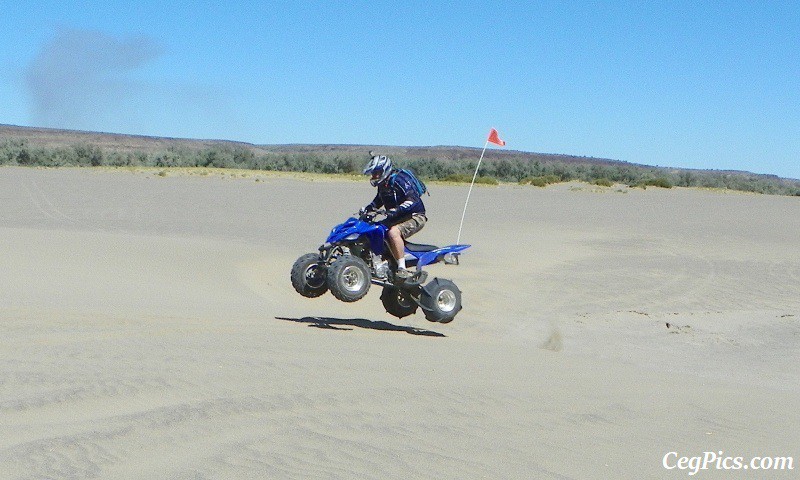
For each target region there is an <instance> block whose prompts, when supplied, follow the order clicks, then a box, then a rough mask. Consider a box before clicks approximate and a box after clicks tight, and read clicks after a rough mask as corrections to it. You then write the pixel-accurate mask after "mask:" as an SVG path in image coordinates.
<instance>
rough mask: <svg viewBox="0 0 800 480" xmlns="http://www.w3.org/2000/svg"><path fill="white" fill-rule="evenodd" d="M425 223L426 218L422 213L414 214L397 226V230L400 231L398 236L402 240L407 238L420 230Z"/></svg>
mask: <svg viewBox="0 0 800 480" xmlns="http://www.w3.org/2000/svg"><path fill="white" fill-rule="evenodd" d="M427 221H428V217H426V216H425V215H424V214H422V213H415V214H413V215H411V218H409V219H408V220H406V221H404V222H400V223H398V224H397V228H398V230H400V236H402V237H403V238H408V237H410V236H411V235H414V234H415V233H417V232H419V231H420V230H422V227H424V226H425V222H427Z"/></svg>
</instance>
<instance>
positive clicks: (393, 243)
mask: <svg viewBox="0 0 800 480" xmlns="http://www.w3.org/2000/svg"><path fill="white" fill-rule="evenodd" d="M364 174H365V175H370V176H371V178H370V180H369V183H370V184H372V186H373V187H378V193H377V194H376V195H375V198H374V199H373V200H372V202H370V204H369V205H367V206H366V207H364V208H362V209H361V211H360V213H361V214H364V213H366V212H370V211H375V210H377V209H379V208H381V207H384V208H385V209H386V215H387V216H386V218H385V219H384V220H382V221H381V223H383V224H384V225H386V226H387V227H388V228H389V231H388V233H387V238H388V243H389V250H390V251H391V252H392V256H393V257H394V258H395V260H397V272H396V274H395V275H396V276H397V277H399V278H400V279H408V278H410V277H411V276H412V273H411V272H410V271H408V270H406V259H405V251H404V247H405V244H404V243H403V240H404V239H406V238H408V237H410V236H411V235H414V234H415V233H417V232H419V231H420V230H421V229H422V227H424V226H425V222H427V221H428V217H426V216H425V205H424V204H423V203H422V199H421V198H420V196H419V194H418V193H417V190H416V189H415V188H414V186H413V185H412V183H411V179H410V178H409V177H408V174H406V173H404V172H400V171H399V170H395V169H394V168H392V160H391V159H390V158H389V157H387V156H384V155H375V156H373V157H372V158H371V159H370V161H369V163H367V166H366V167H365V168H364Z"/></svg>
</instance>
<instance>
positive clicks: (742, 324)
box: [0, 168, 800, 479]
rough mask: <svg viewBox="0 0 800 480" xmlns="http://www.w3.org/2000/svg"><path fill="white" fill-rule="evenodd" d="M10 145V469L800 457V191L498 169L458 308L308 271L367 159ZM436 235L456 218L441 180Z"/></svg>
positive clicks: (3, 385) (305, 468) (23, 472)
mask: <svg viewBox="0 0 800 480" xmlns="http://www.w3.org/2000/svg"><path fill="white" fill-rule="evenodd" d="M156 173H157V172H155V171H149V172H148V171H139V172H128V171H106V170H89V169H87V170H79V169H59V170H39V169H22V168H2V169H0V205H1V207H0V242H1V243H0V244H2V245H3V247H4V249H3V254H2V255H0V272H2V273H0V332H2V341H0V365H2V367H1V368H0V478H9V479H41V478H114V479H120V478H165V479H189V478H192V479H199V478H326V479H328V478H343V479H345V478H376V479H377V478H380V479H385V478H389V479H391V478H397V479H408V478H453V479H465V478H557V479H563V478H576V479H578V478H581V479H583V478H673V477H674V478H682V477H686V476H687V471H686V470H678V469H675V470H665V469H664V468H663V466H662V459H663V457H664V455H665V454H666V453H668V452H671V451H676V452H679V453H680V454H681V455H686V456H694V455H702V454H703V452H705V451H714V452H718V451H724V452H725V453H726V454H730V455H733V456H743V457H745V458H749V457H750V456H794V461H795V470H794V471H793V472H783V473H781V472H754V471H738V472H730V471H727V472H726V471H717V470H714V469H711V470H705V471H702V472H700V473H698V475H697V477H698V478H699V477H701V476H702V478H729V477H731V476H736V478H791V477H792V476H793V475H796V472H797V468H800V466H798V465H797V462H798V461H800V448H799V447H800V440H799V439H800V437H799V436H798V433H797V431H798V427H800V413H799V412H800V373H798V372H800V370H798V368H797V359H798V358H800V244H798V242H797V238H798V237H799V236H800V201H799V200H798V199H797V198H787V197H774V196H758V195H745V194H727V193H724V192H713V191H699V190H687V189H672V190H661V189H648V190H646V191H643V190H630V189H627V188H621V189H615V188H610V189H605V188H595V187H588V186H583V185H578V184H575V185H559V186H554V187H550V188H547V189H536V188H533V187H518V186H511V185H504V186H500V187H481V188H476V190H475V191H474V192H473V195H472V199H471V201H470V211H469V212H468V215H467V222H466V224H465V227H464V234H463V236H462V239H463V240H465V241H466V242H467V243H471V244H473V248H472V249H470V250H469V251H468V252H467V253H466V254H465V255H464V256H463V257H462V264H461V265H460V266H457V267H453V266H440V265H436V266H433V267H431V274H432V275H435V276H440V277H444V278H450V279H453V280H454V281H455V282H456V283H457V284H458V286H459V287H460V288H461V290H462V291H463V301H464V310H463V311H462V312H461V313H460V314H459V316H458V317H457V318H456V320H455V321H454V322H453V323H451V324H448V325H440V324H433V323H429V322H427V321H426V320H425V319H424V317H423V316H422V315H421V314H418V315H415V316H412V317H407V318H404V319H402V320H398V319H396V318H394V317H391V316H389V315H388V314H386V313H385V312H384V311H383V309H382V307H381V303H380V300H379V295H380V292H379V289H378V288H376V287H373V290H372V291H371V292H370V293H369V294H368V296H367V298H365V299H364V300H362V301H360V302H357V303H354V304H344V303H341V302H338V301H337V300H335V299H334V298H333V297H332V296H331V295H326V296H324V297H322V298H319V299H313V300H309V299H304V298H302V297H300V296H299V295H297V294H296V293H295V292H294V291H293V289H292V287H291V284H290V283H289V269H290V268H291V265H292V262H293V261H294V260H295V258H297V257H298V256H299V255H301V254H303V253H306V252H311V251H314V250H315V249H316V247H317V246H318V245H319V243H320V242H321V241H322V240H323V237H324V236H325V234H326V233H327V232H328V230H329V229H330V228H331V227H332V226H333V225H334V224H336V223H338V222H339V221H341V220H343V219H344V218H345V217H346V216H347V215H348V214H350V213H352V212H353V211H355V210H357V209H358V208H359V207H360V206H362V205H363V204H365V203H366V202H367V201H368V200H369V199H370V198H371V195H372V193H373V191H372V189H371V187H370V186H369V185H368V183H367V182H352V181H347V180H320V179H316V180H314V179H292V178H288V177H285V176H275V175H267V174H264V175H261V176H259V177H258V179H259V181H258V182H256V181H255V178H256V177H254V176H249V177H242V176H236V177H232V176H230V175H218V174H212V175H207V176H193V175H168V176H166V177H161V176H158V175H157V174H156ZM431 190H432V195H431V196H430V197H426V199H425V201H426V204H427V205H428V209H429V216H430V222H429V224H428V226H426V228H425V229H424V230H423V231H422V232H421V233H420V234H419V237H417V240H418V241H420V242H425V243H441V244H443V243H451V242H454V241H455V237H456V234H457V231H458V221H459V219H460V215H461V207H462V206H463V199H464V196H465V194H466V189H465V188H464V187H459V186H447V185H432V186H431Z"/></svg>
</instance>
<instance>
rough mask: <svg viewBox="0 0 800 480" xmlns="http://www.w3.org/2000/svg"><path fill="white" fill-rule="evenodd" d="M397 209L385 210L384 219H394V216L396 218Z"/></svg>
mask: <svg viewBox="0 0 800 480" xmlns="http://www.w3.org/2000/svg"><path fill="white" fill-rule="evenodd" d="M397 211H398V210H397V209H396V208H390V209H389V210H387V211H386V220H394V219H395V218H397Z"/></svg>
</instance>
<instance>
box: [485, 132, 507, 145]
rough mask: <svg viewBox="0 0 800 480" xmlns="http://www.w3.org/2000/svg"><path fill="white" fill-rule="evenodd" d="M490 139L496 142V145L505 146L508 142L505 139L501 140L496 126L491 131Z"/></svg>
mask: <svg viewBox="0 0 800 480" xmlns="http://www.w3.org/2000/svg"><path fill="white" fill-rule="evenodd" d="M488 140H489V141H490V142H492V143H494V144H495V145H500V146H501V147H503V146H505V144H506V142H505V140H500V137H499V136H498V135H497V130H495V129H494V128H493V129H492V131H490V132H489V138H488Z"/></svg>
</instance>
